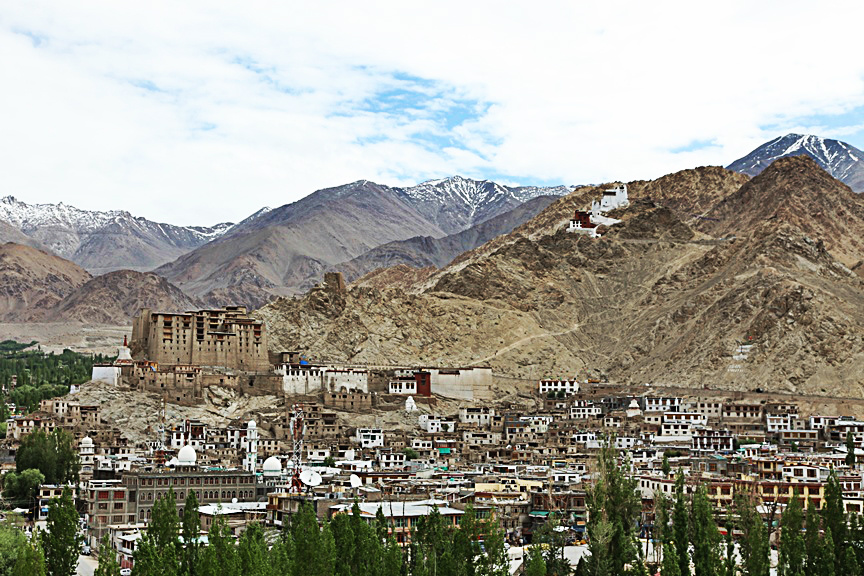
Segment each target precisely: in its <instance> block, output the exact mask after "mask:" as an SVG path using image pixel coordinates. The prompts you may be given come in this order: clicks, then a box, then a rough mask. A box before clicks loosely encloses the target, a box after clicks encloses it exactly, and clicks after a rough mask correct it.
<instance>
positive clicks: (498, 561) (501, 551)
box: [460, 516, 510, 576]
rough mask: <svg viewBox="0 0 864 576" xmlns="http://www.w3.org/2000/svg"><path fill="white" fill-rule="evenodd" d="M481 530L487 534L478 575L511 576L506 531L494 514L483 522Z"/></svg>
mask: <svg viewBox="0 0 864 576" xmlns="http://www.w3.org/2000/svg"><path fill="white" fill-rule="evenodd" d="M460 531H461V530H460ZM480 532H481V533H482V534H483V535H484V536H485V539H484V541H483V544H484V548H485V553H484V554H483V555H482V556H481V557H480V566H478V570H477V574H478V576H509V574H510V559H509V557H508V556H507V548H506V547H505V546H504V531H503V530H502V529H501V527H500V526H499V524H498V521H497V520H496V519H495V517H494V516H493V517H492V518H490V519H489V520H487V521H485V522H482V523H481V526H480Z"/></svg>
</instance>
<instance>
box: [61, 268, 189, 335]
mask: <svg viewBox="0 0 864 576" xmlns="http://www.w3.org/2000/svg"><path fill="white" fill-rule="evenodd" d="M200 307H201V304H200V302H197V301H196V300H194V299H192V298H190V297H189V296H187V295H186V294H184V293H183V292H181V291H180V289H179V288H177V287H176V286H174V285H172V284H171V283H170V282H168V281H167V280H165V279H164V278H162V277H161V276H157V275H156V274H154V273H152V272H137V271H135V270H116V271H114V272H109V273H107V274H103V275H101V276H96V277H95V278H91V279H90V280H89V281H87V283H85V284H84V285H83V286H81V287H80V288H78V289H77V290H75V291H74V292H72V293H71V294H69V295H68V296H66V297H65V298H64V299H63V300H62V301H61V302H59V303H58V304H57V305H56V306H55V307H54V309H53V310H52V311H51V314H50V316H51V318H53V319H54V320H64V321H78V322H84V323H89V324H118V323H126V322H131V319H132V317H133V316H135V315H136V314H138V312H139V311H140V310H141V308H151V309H153V310H166V311H178V310H179V311H183V310H196V309H198V308H200Z"/></svg>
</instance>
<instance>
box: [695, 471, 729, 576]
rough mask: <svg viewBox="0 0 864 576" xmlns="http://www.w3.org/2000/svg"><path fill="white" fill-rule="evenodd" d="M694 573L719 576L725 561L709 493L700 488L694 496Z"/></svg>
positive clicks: (704, 575) (701, 575)
mask: <svg viewBox="0 0 864 576" xmlns="http://www.w3.org/2000/svg"><path fill="white" fill-rule="evenodd" d="M692 509H693V512H692V517H693V522H692V527H693V536H692V542H693V573H694V575H695V576H719V574H720V571H721V566H722V565H723V561H722V559H721V556H720V552H719V544H720V532H719V531H718V530H717V525H716V524H715V523H714V517H713V514H712V512H711V502H710V501H709V500H708V491H707V490H706V489H705V486H700V487H699V488H698V489H697V490H696V493H695V494H694V496H693V504H692Z"/></svg>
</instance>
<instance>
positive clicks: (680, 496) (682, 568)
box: [672, 468, 690, 576]
mask: <svg viewBox="0 0 864 576" xmlns="http://www.w3.org/2000/svg"><path fill="white" fill-rule="evenodd" d="M688 508H689V506H688V503H687V494H686V491H685V490H684V473H683V472H682V471H681V469H680V468H679V469H678V474H677V475H676V476H675V504H674V505H673V509H672V528H673V538H674V542H675V551H676V554H677V556H678V571H679V572H680V573H681V576H689V575H690V555H689V553H688V552H689V548H690V513H689V511H688Z"/></svg>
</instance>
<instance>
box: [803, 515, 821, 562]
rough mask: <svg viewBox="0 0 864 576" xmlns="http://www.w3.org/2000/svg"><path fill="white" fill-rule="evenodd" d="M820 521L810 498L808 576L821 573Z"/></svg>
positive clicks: (807, 543) (806, 543)
mask: <svg viewBox="0 0 864 576" xmlns="http://www.w3.org/2000/svg"><path fill="white" fill-rule="evenodd" d="M820 520H821V518H820V516H819V512H818V511H817V510H816V505H815V504H814V503H813V501H812V500H810V499H809V498H808V499H807V525H806V529H805V532H804V550H805V552H806V559H805V570H804V573H805V574H807V575H808V576H810V575H811V574H814V575H815V574H818V573H819V564H820V561H821V557H822V547H821V540H820V535H819V526H820Z"/></svg>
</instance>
